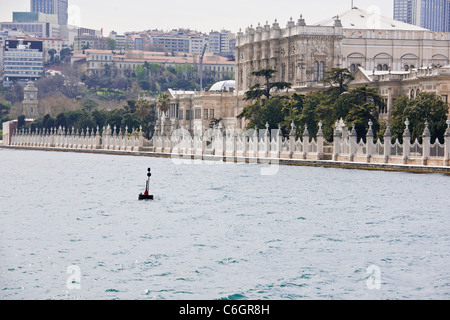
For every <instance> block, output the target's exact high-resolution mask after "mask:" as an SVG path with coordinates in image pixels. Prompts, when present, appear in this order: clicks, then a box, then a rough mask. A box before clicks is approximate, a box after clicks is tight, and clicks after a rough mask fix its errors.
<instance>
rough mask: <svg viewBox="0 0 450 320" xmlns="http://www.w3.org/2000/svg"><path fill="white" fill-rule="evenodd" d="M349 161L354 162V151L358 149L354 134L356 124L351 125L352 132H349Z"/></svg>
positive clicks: (356, 135) (356, 138)
mask: <svg viewBox="0 0 450 320" xmlns="http://www.w3.org/2000/svg"><path fill="white" fill-rule="evenodd" d="M349 142H350V161H352V162H353V161H355V156H356V151H357V148H358V134H357V132H356V124H355V123H353V126H352V131H351V132H350V139H349Z"/></svg>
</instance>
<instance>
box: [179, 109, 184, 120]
mask: <svg viewBox="0 0 450 320" xmlns="http://www.w3.org/2000/svg"><path fill="white" fill-rule="evenodd" d="M178 119H179V120H183V110H179V111H178Z"/></svg>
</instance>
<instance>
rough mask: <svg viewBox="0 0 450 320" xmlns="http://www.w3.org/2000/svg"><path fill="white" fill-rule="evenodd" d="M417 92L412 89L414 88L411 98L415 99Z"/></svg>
mask: <svg viewBox="0 0 450 320" xmlns="http://www.w3.org/2000/svg"><path fill="white" fill-rule="evenodd" d="M415 93H416V92H415V91H414V89H412V90H411V94H410V98H411V99H414V98H415Z"/></svg>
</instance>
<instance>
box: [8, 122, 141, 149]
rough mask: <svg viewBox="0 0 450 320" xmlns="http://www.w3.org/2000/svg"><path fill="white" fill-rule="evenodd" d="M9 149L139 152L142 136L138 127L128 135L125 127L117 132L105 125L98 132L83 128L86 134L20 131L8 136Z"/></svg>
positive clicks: (63, 130) (56, 131)
mask: <svg viewBox="0 0 450 320" xmlns="http://www.w3.org/2000/svg"><path fill="white" fill-rule="evenodd" d="M9 145H11V146H23V147H42V148H59V149H95V150H99V149H102V150H121V151H142V150H143V147H144V137H143V134H142V128H140V129H139V131H137V130H135V129H133V130H132V132H131V134H130V133H128V128H125V132H122V130H120V131H119V132H118V133H117V130H116V127H114V129H112V128H111V127H110V126H109V125H108V126H107V127H105V128H103V130H102V133H101V134H100V130H99V128H98V127H97V128H96V129H95V130H94V129H89V128H86V131H84V129H82V130H81V131H79V130H75V129H74V128H72V129H71V130H66V129H65V128H62V127H59V128H58V129H56V128H51V129H50V130H36V131H31V130H28V129H21V130H18V131H16V132H14V133H13V135H12V136H11V142H10V144H9Z"/></svg>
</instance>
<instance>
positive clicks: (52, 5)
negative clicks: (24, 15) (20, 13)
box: [30, 0, 69, 26]
mask: <svg viewBox="0 0 450 320" xmlns="http://www.w3.org/2000/svg"><path fill="white" fill-rule="evenodd" d="M30 8H31V10H30V11H31V12H42V13H46V14H56V15H58V23H59V24H60V25H63V26H65V25H67V22H68V20H69V13H68V9H69V0H30Z"/></svg>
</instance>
